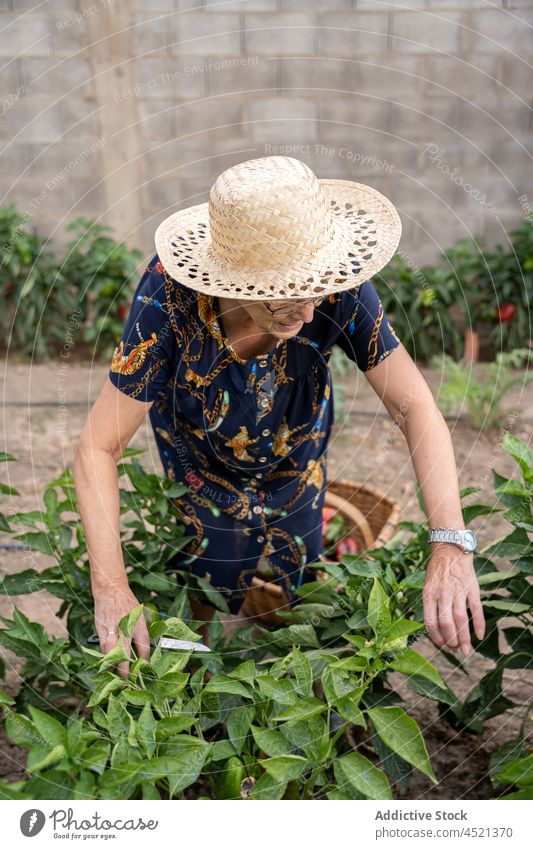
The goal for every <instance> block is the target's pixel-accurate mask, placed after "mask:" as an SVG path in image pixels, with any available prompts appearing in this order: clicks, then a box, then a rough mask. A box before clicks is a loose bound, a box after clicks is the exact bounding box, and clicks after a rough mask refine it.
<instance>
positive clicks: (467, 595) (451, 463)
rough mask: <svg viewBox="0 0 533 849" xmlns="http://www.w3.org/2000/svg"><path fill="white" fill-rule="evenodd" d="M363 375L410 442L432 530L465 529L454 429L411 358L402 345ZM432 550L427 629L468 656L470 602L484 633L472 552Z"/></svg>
mask: <svg viewBox="0 0 533 849" xmlns="http://www.w3.org/2000/svg"><path fill="white" fill-rule="evenodd" d="M365 376H366V378H367V380H368V382H369V383H370V385H371V386H372V388H373V389H374V390H375V391H376V393H377V394H378V395H379V397H380V398H381V399H382V400H383V403H384V405H385V407H386V408H387V410H388V412H389V413H390V415H391V417H392V418H393V419H394V420H395V422H396V423H397V425H398V427H399V428H400V430H401V431H402V433H403V434H404V436H405V438H406V440H407V444H408V446H409V451H410V454H411V460H412V463H413V468H414V471H415V474H416V477H417V480H418V483H419V484H420V488H421V490H422V495H423V499H424V505H425V507H426V510H427V514H428V519H429V524H430V527H445V528H458V529H463V528H464V521H463V515H462V510H461V500H460V495H459V483H458V479H457V469H456V465H455V456H454V451H453V445H452V440H451V435H450V431H449V429H448V426H447V424H446V422H445V420H444V417H443V415H442V413H441V412H440V410H439V409H438V407H437V405H436V403H435V400H434V398H433V395H432V393H431V390H430V388H429V386H428V385H427V383H426V381H425V380H424V378H423V377H422V375H421V374H420V372H419V370H418V369H417V367H416V365H415V363H414V362H413V360H412V358H411V357H410V355H409V354H408V352H407V351H406V349H405V348H404V347H403V345H400V346H399V347H398V348H397V350H396V351H394V352H393V353H392V354H391V355H390V356H389V357H387V358H386V359H385V360H383V361H382V362H381V363H380V364H379V365H378V366H376V367H375V368H373V369H370V371H368V372H365ZM431 546H432V548H433V555H432V557H431V560H430V562H429V564H428V567H427V571H426V580H425V584H424V593H423V603H424V621H425V624H426V627H427V629H428V632H429V634H430V636H431V637H432V639H433V640H434V641H435V642H436V643H437V644H439V645H442V646H443V647H446V648H448V649H451V650H452V651H457V650H458V649H460V650H461V651H462V652H463V653H464V654H469V653H470V652H471V651H472V646H471V643H470V633H469V628H468V614H467V609H466V604H467V602H468V605H469V607H470V611H471V613H472V619H473V624H474V631H475V634H476V636H477V637H478V639H480V640H481V639H482V638H483V635H484V631H485V619H484V616H483V608H482V606H481V599H480V593H479V583H478V580H477V577H476V574H475V570H474V557H473V554H471V553H469V554H465V553H463V551H462V550H461V549H460V548H459V547H458V546H457V545H454V544H452V543H442V542H435V543H431Z"/></svg>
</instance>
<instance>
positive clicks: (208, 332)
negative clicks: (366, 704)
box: [74, 156, 485, 674]
mask: <svg viewBox="0 0 533 849" xmlns="http://www.w3.org/2000/svg"><path fill="white" fill-rule="evenodd" d="M400 233H401V224H400V219H399V216H398V213H397V211H396V210H395V208H394V206H393V205H392V204H391V203H390V201H389V200H388V199H387V198H385V197H384V196H383V195H382V194H380V193H379V192H377V191H376V190H375V189H373V188H371V187H369V186H365V185H363V184H360V183H354V182H351V181H348V180H319V179H318V178H317V177H316V176H315V174H314V173H313V172H312V171H311V170H310V169H309V168H308V167H307V166H306V165H305V164H304V163H303V162H301V161H300V160H297V159H293V158H291V157H284V156H271V157H263V158H259V159H254V160H249V161H247V162H243V163H240V164H239V165H236V166H234V167H232V168H229V169H227V170H226V171H224V172H223V173H222V174H221V175H220V176H219V177H218V178H217V180H216V182H215V183H214V185H213V186H212V188H211V191H210V194H209V201H208V203H203V204H199V205H197V206H193V207H189V208H187V209H184V210H181V211H179V212H177V213H174V214H173V215H170V216H169V217H168V218H166V219H165V220H164V221H163V222H162V223H161V224H160V225H159V227H158V228H157V231H156V237H155V242H156V249H157V253H156V254H155V255H154V256H153V258H152V260H151V261H150V263H149V264H148V266H147V268H146V270H145V271H144V274H143V275H142V277H141V279H140V282H139V284H138V287H137V291H136V293H135V296H134V298H133V303H132V305H131V310H130V313H129V316H128V319H127V322H126V326H125V329H124V332H123V334H122V338H121V340H120V342H119V344H118V345H117V347H116V349H115V351H114V354H113V358H112V362H111V368H110V371H109V379H108V380H106V383H105V385H104V387H103V389H102V391H101V393H100V395H99V397H98V399H97V401H96V403H95V404H94V407H93V409H92V410H91V413H90V415H89V417H88V419H87V422H86V424H85V427H84V430H83V433H82V435H81V438H80V441H79V445H78V449H77V452H76V457H75V462H74V475H75V483H76V490H77V494H78V500H79V509H80V514H81V518H82V522H83V526H84V529H85V533H86V538H87V542H88V550H89V561H90V567H91V581H92V591H93V595H94V600H95V624H96V628H97V631H98V635H99V638H100V644H101V648H102V650H103V651H109V650H110V649H111V648H112V647H113V646H114V645H115V644H116V642H117V639H118V637H117V623H118V622H119V620H120V619H121V617H122V616H124V615H125V614H126V613H127V612H128V611H129V610H130V609H131V608H132V607H134V606H135V605H136V604H137V599H136V598H135V596H134V595H133V593H132V592H131V590H130V588H129V586H128V579H127V573H126V571H125V568H124V561H123V557H122V552H121V546H120V534H119V515H120V513H119V489H118V480H117V469H116V463H117V460H118V459H119V458H120V456H121V454H122V452H123V451H124V449H125V447H126V446H127V444H128V442H129V441H130V439H131V438H132V436H133V434H134V433H135V431H136V430H137V428H138V427H139V426H140V424H141V423H142V422H143V420H144V418H145V416H146V414H147V412H148V411H149V413H150V421H151V425H152V427H153V430H154V435H155V439H156V442H157V446H158V450H159V453H160V456H161V461H162V464H163V467H164V470H165V474H166V475H167V476H168V477H169V478H170V479H172V480H177V481H183V482H185V483H187V484H188V490H187V493H186V494H185V495H184V496H182V497H181V498H178V499H177V500H176V505H177V507H178V509H179V511H180V514H181V516H182V519H183V522H184V523H185V525H186V527H187V529H188V530H189V536H190V540H189V542H188V544H187V545H186V547H185V548H183V549H182V550H180V551H179V552H178V553H177V554H176V556H175V557H174V558H173V559H172V560H171V561H170V563H169V567H170V568H176V569H189V570H191V571H192V572H194V574H196V575H199V576H204V577H207V579H208V580H210V581H211V583H212V585H213V586H214V587H216V588H217V589H218V590H219V591H220V592H222V593H224V594H225V595H226V597H227V600H228V605H229V609H230V611H231V612H232V613H237V612H238V611H239V609H240V607H241V605H242V602H243V598H244V597H245V593H246V590H247V588H248V587H249V586H250V584H251V581H252V577H253V574H254V571H255V568H256V566H257V563H258V561H259V560H260V558H266V560H267V561H268V563H269V565H270V566H271V568H272V570H273V573H274V575H275V580H276V582H277V583H278V584H279V585H280V586H281V587H282V589H283V591H284V594H285V597H286V599H287V600H288V603H290V604H294V603H295V601H296V600H297V597H296V596H295V594H294V593H295V590H296V588H297V587H299V586H300V585H301V584H302V583H303V582H305V581H308V580H313V579H314V578H315V572H314V570H311V569H309V567H308V564H310V563H312V562H316V560H317V559H318V558H319V557H320V554H321V552H322V537H321V526H322V522H321V516H322V505H323V500H324V494H325V486H326V454H327V447H328V441H329V438H330V434H331V429H332V423H333V397H332V392H331V382H330V372H329V369H328V359H329V356H330V354H331V350H332V348H333V345H335V344H336V345H339V346H340V347H341V348H342V349H343V350H344V351H345V352H346V354H347V355H348V357H350V358H351V359H352V360H353V362H354V363H355V364H356V366H357V367H358V368H359V369H360V370H361V371H362V372H363V373H364V375H365V377H366V379H367V380H368V382H369V383H370V385H371V386H372V388H373V389H374V391H375V392H376V394H377V395H378V396H379V398H380V399H381V400H382V401H383V403H384V405H385V407H386V409H387V410H388V412H389V414H390V416H391V417H392V418H393V419H394V420H395V422H396V423H397V425H398V426H399V428H400V429H401V430H402V433H403V434H404V435H405V437H406V440H407V443H408V446H409V450H410V453H411V457H412V462H413V467H414V470H415V474H416V477H417V479H418V481H419V483H420V486H421V489H422V493H423V497H424V502H425V506H426V509H427V513H428V516H429V521H430V526H431V529H430V540H431V545H432V547H433V554H432V556H431V559H430V562H429V564H428V567H427V574H426V579H425V587H424V593H423V603H424V620H425V624H426V626H427V629H428V632H429V634H430V635H431V637H432V638H433V640H434V641H435V642H436V643H438V644H439V645H441V646H443V647H445V648H447V649H448V650H451V651H457V650H461V651H462V652H463V653H465V654H469V653H470V651H471V643H470V633H469V624H468V613H467V604H468V605H469V608H470V611H471V613H472V617H473V624H474V630H475V633H476V635H477V637H478V638H479V639H481V638H482V636H483V632H484V624H485V623H484V618H483V612H482V607H481V603H480V595H479V585H478V582H477V579H476V575H475V572H474V568H473V551H474V550H475V545H476V541H475V537H474V535H473V534H472V532H471V531H466V530H465V527H464V523H463V517H462V510H461V505H460V497H459V487H458V481H457V472H456V468H455V459H454V453H453V447H452V443H451V437H450V433H449V430H448V427H447V425H446V423H445V421H444V419H443V417H442V415H441V413H440V412H439V410H438V408H437V406H436V404H435V401H434V399H433V396H432V394H431V392H430V390H429V388H428V386H427V384H426V382H425V381H424V379H423V377H422V376H421V374H420V372H419V371H418V369H417V368H416V366H415V364H414V362H413V360H412V359H411V357H410V356H409V355H408V353H407V351H406V350H405V348H404V347H403V345H402V344H401V342H400V340H399V339H398V338H397V336H396V334H395V332H394V330H393V328H392V327H391V325H390V324H389V323H388V321H387V319H386V316H385V315H384V312H383V306H382V304H381V301H380V299H379V297H378V294H377V292H376V289H375V288H374V285H373V283H372V280H371V279H370V278H371V276H372V275H373V274H377V272H378V271H379V270H380V269H381V268H383V267H384V265H385V264H386V263H387V262H388V261H389V260H390V258H391V256H392V255H393V254H394V252H395V250H396V248H397V245H398V241H399V237H400ZM194 609H195V615H198V611H200V612H201V618H204V616H205V619H206V621H208V620H209V618H210V616H211V615H212V612H213V609H212V608H209V606H207V605H202V606H199V605H195V608H194ZM204 633H205V628H204ZM133 637H134V642H135V647H136V650H137V653H138V654H140V655H142V656H145V657H147V656H148V655H149V643H148V635H147V629H146V623H145V621H144V619H143V618H141V619H140V621H139V623H138V625H137V627H136V630H135V632H134V635H133ZM121 672H122V673H123V674H127V666H125V667H124V666H123V667H122V668H121Z"/></svg>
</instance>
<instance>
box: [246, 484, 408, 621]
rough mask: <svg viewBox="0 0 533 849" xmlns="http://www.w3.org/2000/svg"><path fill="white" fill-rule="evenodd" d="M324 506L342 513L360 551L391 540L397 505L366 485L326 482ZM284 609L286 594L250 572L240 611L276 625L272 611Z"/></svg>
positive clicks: (278, 587)
mask: <svg viewBox="0 0 533 849" xmlns="http://www.w3.org/2000/svg"><path fill="white" fill-rule="evenodd" d="M324 505H325V506H326V507H333V508H334V509H335V510H337V511H338V512H339V513H340V514H341V516H343V518H344V519H345V522H346V525H347V527H348V534H349V535H350V536H353V537H354V539H356V540H357V542H358V544H359V550H360V551H366V550H368V549H370V548H378V547H379V546H381V545H383V544H384V543H385V542H387V541H388V540H389V539H391V537H392V536H393V535H394V533H395V531H396V525H397V523H398V520H399V518H400V504H399V502H398V501H396V500H395V499H394V498H390V496H388V495H385V493H383V492H381V490H379V489H376V487H374V486H371V485H370V484H360V483H357V482H356V481H351V480H346V479H341V480H333V481H329V482H328V485H327V489H326V494H325V498H324ZM319 577H320V573H318V574H317V578H319ZM288 608H289V603H288V599H287V596H286V594H285V593H284V591H283V589H282V588H281V587H280V586H279V584H276V583H274V582H273V581H265V580H263V579H262V578H260V577H259V576H258V575H254V577H253V578H252V584H251V586H250V588H249V589H248V590H247V591H246V594H245V599H244V602H243V604H242V607H241V611H240V612H241V614H242V615H244V616H247V617H250V618H253V619H258V620H260V621H261V622H265V623H267V624H270V625H279V624H282V623H284V620H283V619H282V618H281V617H280V616H277V614H276V611H277V610H287V609H288Z"/></svg>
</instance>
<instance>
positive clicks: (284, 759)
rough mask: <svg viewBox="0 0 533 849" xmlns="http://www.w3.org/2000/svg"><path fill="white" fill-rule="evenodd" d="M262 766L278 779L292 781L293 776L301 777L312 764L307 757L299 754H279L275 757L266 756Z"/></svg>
mask: <svg viewBox="0 0 533 849" xmlns="http://www.w3.org/2000/svg"><path fill="white" fill-rule="evenodd" d="M261 766H263V767H264V768H265V769H266V771H267V773H268V774H269V775H271V776H272V778H274V779H275V780H276V781H292V779H293V778H299V777H300V775H301V774H302V773H303V772H305V770H306V769H309V768H310V766H311V764H310V763H309V761H308V760H307V758H302V757H300V756H299V755H279V756H278V757H275V758H265V760H263V761H262V762H261Z"/></svg>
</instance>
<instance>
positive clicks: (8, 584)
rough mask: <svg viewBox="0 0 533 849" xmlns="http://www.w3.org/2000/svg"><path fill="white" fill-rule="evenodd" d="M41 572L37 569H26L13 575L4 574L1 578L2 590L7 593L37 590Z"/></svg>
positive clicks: (19, 593)
mask: <svg viewBox="0 0 533 849" xmlns="http://www.w3.org/2000/svg"><path fill="white" fill-rule="evenodd" d="M38 582H39V573H38V572H37V570H36V569H24V570H23V571H22V572H15V573H14V574H11V575H4V576H3V577H2V578H1V580H0V592H2V593H4V594H5V595H26V594H27V593H33V592H36V591H37V590H38V589H40V587H39V584H38Z"/></svg>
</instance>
